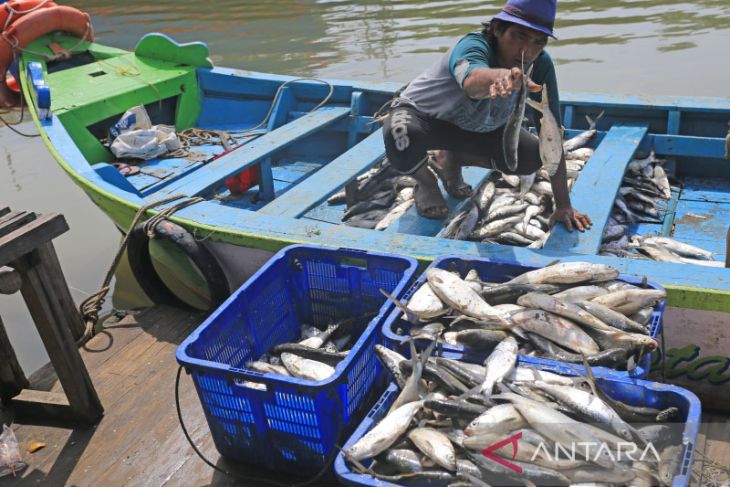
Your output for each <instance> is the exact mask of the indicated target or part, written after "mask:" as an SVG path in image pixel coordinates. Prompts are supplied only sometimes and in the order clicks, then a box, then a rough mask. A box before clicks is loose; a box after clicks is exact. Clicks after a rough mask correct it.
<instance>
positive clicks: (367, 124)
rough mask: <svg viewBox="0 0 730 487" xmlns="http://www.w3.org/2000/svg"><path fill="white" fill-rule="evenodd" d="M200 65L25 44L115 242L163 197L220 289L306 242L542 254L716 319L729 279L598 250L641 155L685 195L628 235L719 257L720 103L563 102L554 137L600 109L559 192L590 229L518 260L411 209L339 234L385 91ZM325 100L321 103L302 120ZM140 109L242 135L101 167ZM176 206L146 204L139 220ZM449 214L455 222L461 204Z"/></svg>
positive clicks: (402, 250) (154, 43) (66, 42)
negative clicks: (248, 185)
mask: <svg viewBox="0 0 730 487" xmlns="http://www.w3.org/2000/svg"><path fill="white" fill-rule="evenodd" d="M51 42H56V43H58V44H60V45H62V46H65V47H66V48H71V47H74V48H75V54H74V56H73V57H72V58H71V59H70V60H66V61H58V62H54V63H50V62H46V60H45V59H44V57H42V56H41V55H42V54H48V55H50V54H51V52H50V50H49V47H48V45H49V43H51ZM207 57H208V52H207V47H206V46H205V45H204V44H201V43H195V44H188V45H178V44H176V43H174V42H173V41H172V40H170V39H168V38H166V37H165V36H162V35H159V34H152V35H148V36H146V37H145V38H143V39H142V40H141V41H140V42H139V44H138V45H137V47H136V49H135V51H134V52H127V51H122V50H117V49H114V48H110V47H107V46H103V45H100V44H97V43H86V42H85V43H82V44H80V45H79V41H78V39H76V38H73V37H70V36H64V35H61V34H55V35H53V36H45V37H43V38H41V39H38V40H37V41H35V42H34V43H32V44H31V45H30V46H29V49H28V51H27V52H26V53H25V54H24V55H23V56H22V62H21V72H22V73H24V74H25V75H24V76H21V78H22V83H23V88H24V93H25V96H26V100H27V103H28V105H29V106H30V107H31V111H32V114H33V118H34V120H35V121H36V123H37V125H38V128H39V130H40V131H41V134H42V136H43V139H44V140H45V142H46V143H47V145H48V147H49V149H50V151H51V152H52V153H53V155H54V156H55V158H56V159H57V160H58V162H59V163H60V164H61V166H62V167H63V168H64V170H65V171H66V172H67V173H68V174H69V175H70V176H71V177H72V178H73V179H74V181H75V182H76V183H77V184H79V185H80V186H81V187H82V188H83V190H84V191H86V193H87V194H88V195H89V196H90V197H91V199H92V200H93V201H94V202H95V203H96V204H97V205H98V206H99V207H100V208H101V209H102V210H103V211H104V212H105V213H107V214H108V215H109V216H110V217H111V218H112V219H113V221H114V222H115V223H116V225H117V226H118V227H119V228H120V229H122V230H123V231H127V229H128V228H129V226H130V223H131V222H132V219H133V217H134V214H135V212H137V211H138V210H139V209H140V208H141V207H143V206H144V205H147V204H150V203H153V202H156V201H159V200H161V199H164V198H167V197H170V196H174V195H184V197H185V198H188V197H195V196H197V197H201V198H202V199H203V201H200V202H198V203H195V204H192V205H190V206H187V207H184V208H180V209H178V210H177V211H175V212H174V214H172V216H170V218H169V219H170V220H171V221H172V222H175V223H176V224H178V225H180V226H181V227H183V228H184V229H187V231H188V232H189V233H190V234H191V235H192V236H194V238H195V239H196V240H197V241H198V242H197V243H198V244H199V245H200V246H201V247H204V248H205V250H206V251H208V252H210V253H211V254H212V255H213V256H214V257H215V260H216V263H218V264H219V265H220V268H221V269H222V270H223V272H224V273H225V275H226V282H225V284H226V285H227V288H228V289H232V288H234V287H235V286H237V285H239V284H240V283H241V282H242V281H243V280H244V279H245V278H246V277H247V276H249V275H250V274H251V273H252V272H253V271H254V270H255V269H256V268H257V267H258V266H259V265H260V264H261V263H262V262H264V261H265V260H266V259H267V258H268V257H269V256H271V255H272V253H273V252H275V251H277V250H278V249H280V248H282V247H284V246H286V245H289V244H293V243H314V244H321V245H329V246H337V247H347V248H355V249H363V250H377V251H383V252H393V253H398V254H406V255H410V256H414V257H417V258H419V259H421V260H422V261H429V260H432V259H433V258H434V257H437V256H442V255H445V254H456V255H478V256H486V257H491V258H495V259H502V260H509V261H519V262H521V263H525V264H534V265H539V264H546V263H548V262H551V261H554V260H555V259H556V258H560V259H564V260H578V259H580V260H589V261H593V262H604V263H607V264H611V265H613V266H615V267H617V268H619V269H620V270H621V272H623V273H627V274H634V275H640V276H642V275H647V276H649V277H650V278H651V279H652V280H655V281H658V282H659V283H661V284H663V285H665V286H666V287H667V288H668V289H669V290H670V304H671V305H675V306H680V307H685V308H695V309H703V310H712V311H722V312H728V311H730V294H729V293H730V273H728V271H726V270H724V269H718V268H699V267H696V266H693V265H688V264H670V263H662V262H653V261H644V260H641V261H640V260H632V259H620V258H611V257H603V256H598V255H597V253H598V249H599V246H600V241H601V235H602V232H603V227H604V225H605V223H606V221H607V219H608V217H609V214H610V211H611V207H612V205H613V201H614V199H615V197H616V194H617V191H618V188H619V186H620V184H621V180H622V177H623V175H624V172H625V170H626V166H627V164H628V163H629V161H630V160H631V159H632V157H633V156H634V154H635V153H637V151H640V152H648V151H649V150H650V149H653V150H654V151H656V153H657V154H658V155H659V156H661V157H667V158H671V159H672V161H673V162H672V165H671V172H672V173H673V176H674V177H676V178H678V179H679V180H680V181H682V182H683V184H684V188H683V190H682V191H681V192H675V194H674V195H673V199H672V201H671V205H670V208H671V211H669V212H668V213H667V216H666V218H665V220H664V221H663V222H662V223H659V224H655V225H654V226H648V225H639V226H637V227H636V228H634V231H635V232H638V233H646V232H655V233H660V234H663V235H674V236H677V237H679V238H681V239H682V240H683V241H685V242H687V243H695V244H698V245H700V246H702V247H705V248H708V249H709V250H714V251H716V252H717V253H718V254H720V255H724V254H725V234H726V230H727V228H728V225H730V212H728V211H724V210H726V209H727V208H729V207H730V196H729V195H730V165H728V162H727V159H726V157H727V154H726V150H727V148H726V144H727V141H726V136H727V134H728V120H730V100H728V99H707V98H693V97H634V96H621V95H596V94H584V93H564V94H563V96H562V110H563V120H564V124H565V126H566V129H567V130H566V137H567V136H572V135H574V134H577V133H578V132H579V131H581V130H584V129H585V128H586V122H585V120H584V117H583V115H585V114H592V115H594V114H596V113H598V112H600V111H602V110H603V111H605V116H604V117H603V118H602V119H601V121H600V122H599V126H598V128H599V132H598V136H597V137H595V138H594V141H593V142H592V146H593V147H594V148H595V149H596V152H595V154H594V155H593V157H592V159H591V161H590V163H589V164H588V165H587V166H586V169H585V170H584V171H583V173H582V175H581V177H580V179H579V180H578V181H577V183H576V185H575V186H574V187H573V189H572V193H571V198H572V201H573V204H574V206H575V207H576V208H579V209H580V210H582V211H584V212H586V213H587V214H589V215H590V217H591V218H592V219H593V221H594V222H595V225H594V226H593V228H591V229H590V230H588V231H587V232H585V233H572V234H571V233H568V232H567V231H565V230H564V229H562V228H561V229H557V230H556V231H554V232H553V234H552V236H551V237H550V239H549V240H548V242H547V244H546V246H545V248H544V249H542V250H530V249H525V248H518V247H510V246H501V245H490V244H482V243H474V242H464V241H453V240H445V239H442V238H439V237H437V234H438V233H439V231H440V230H441V225H442V223H441V222H437V221H433V220H427V219H423V218H420V217H418V216H417V214H416V213H415V209H412V210H411V211H410V212H409V213H408V214H406V215H405V216H404V217H402V218H401V219H400V220H399V221H398V222H397V223H396V224H394V225H392V226H391V227H390V228H388V229H387V230H386V231H384V232H377V231H372V230H363V229H359V228H351V227H347V226H344V225H342V224H341V222H340V220H341V217H342V214H343V212H344V205H335V206H332V205H328V204H327V203H326V200H327V198H328V197H329V196H331V195H333V194H335V193H337V192H338V191H340V190H341V189H342V188H343V187H345V186H346V185H347V184H348V183H350V182H352V181H353V180H355V178H356V177H357V176H358V175H360V174H362V173H363V172H364V171H366V170H368V169H369V168H371V167H373V166H374V165H375V164H377V163H378V162H379V161H380V160H381V159H382V157H383V155H384V147H383V141H382V134H381V130H380V129H379V125H378V124H376V123H373V115H374V114H375V113H376V111H377V110H378V109H379V108H380V107H381V106H382V105H383V104H384V103H385V102H386V101H387V100H388V99H389V98H390V97H391V96H392V94H393V92H394V91H395V90H396V89H397V88H398V87H399V85H397V84H372V83H361V82H353V81H335V80H332V81H329V82H321V81H315V80H294V79H292V78H290V77H287V76H278V75H272V74H263V73H255V72H251V71H245V70H238V69H227V68H219V67H212V65H211V64H210V62H209V61H208V58H207ZM325 99H326V100H327V101H326V103H325V104H324V106H322V107H320V108H318V109H316V110H314V111H312V109H313V108H315V107H316V106H317V105H319V104H320V102H322V101H323V100H325ZM138 105H144V106H146V108H147V110H148V112H149V113H150V116H151V118H152V120H153V122H155V123H167V124H172V125H175V126H176V128H177V130H178V131H181V130H183V129H187V128H190V127H197V128H203V129H209V130H224V131H230V132H233V133H237V134H239V135H241V137H240V138H239V139H238V140H239V142H238V143H239V144H240V145H237V146H235V148H233V149H232V150H230V151H226V149H225V148H224V147H222V146H221V145H219V144H213V143H210V144H205V145H202V146H197V147H195V148H194V152H195V157H187V158H186V157H180V158H163V159H155V160H151V161H147V162H145V163H144V164H142V165H141V166H140V168H141V172H140V173H139V174H136V175H134V176H130V177H124V176H122V175H121V174H120V173H119V172H118V171H117V169H116V168H115V167H113V166H112V165H111V163H112V162H114V158H113V156H112V154H111V153H110V152H109V150H108V148H107V147H105V146H104V145H103V144H102V142H101V139H103V138H104V137H105V135H106V133H107V131H108V130H109V128H110V127H111V126H112V125H113V124H115V123H116V122H117V121H118V120H119V118H120V117H121V116H122V114H123V113H124V112H125V110H127V109H129V108H131V107H133V106H138ZM269 112H270V113H269ZM267 113H268V114H269V116H268V117H267ZM262 120H265V121H266V123H265V124H264V125H261V122H262ZM254 166H256V167H258V168H259V170H260V177H261V179H260V185H259V186H258V187H255V188H252V189H250V190H249V191H248V192H247V193H245V194H243V195H242V196H241V197H237V198H229V197H228V196H229V190H228V188H227V187H226V185H225V180H226V179H227V178H230V177H232V176H236V175H237V174H239V173H241V172H242V171H244V170H246V169H249V168H252V167H254ZM488 175H489V171H488V170H485V169H482V168H468V169H466V170H465V176H466V179H467V180H468V181H469V182H470V183H472V184H477V183H479V182H480V181H481V180H482V179H484V178H485V177H487V176H488ZM185 198H182V200H184V199H185ZM180 201H181V200H180V199H179V200H175V201H172V202H168V203H165V204H162V205H158V206H155V207H154V208H152V209H150V210H149V211H147V214H148V215H152V214H155V213H157V212H159V211H162V210H163V209H165V208H166V207H170V206H173V205H176V204H178V203H180ZM449 204H450V207H451V209H452V211H455V210H456V209H457V207H458V205H459V202H457V201H453V200H449ZM698 215H699V217H698ZM157 253H158V254H166V252H164V251H162V250H159V251H158V252H157ZM170 255H172V254H170ZM163 260H164V259H163ZM179 265H180V261H179V260H178V259H177V258H174V260H173V262H172V264H170V267H171V268H172V270H174V271H177V270H178V269H176V266H179ZM181 280H182V281H185V279H181Z"/></svg>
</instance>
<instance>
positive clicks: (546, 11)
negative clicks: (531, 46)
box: [494, 0, 558, 39]
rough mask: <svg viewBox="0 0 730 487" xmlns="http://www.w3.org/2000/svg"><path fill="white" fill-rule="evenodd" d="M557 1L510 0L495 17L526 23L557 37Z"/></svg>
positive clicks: (521, 23)
mask: <svg viewBox="0 0 730 487" xmlns="http://www.w3.org/2000/svg"><path fill="white" fill-rule="evenodd" d="M557 3H558V1H557V0H508V1H507V4H506V5H505V6H504V7H503V8H502V11H501V12H500V13H498V14H497V15H495V16H494V18H495V19H499V20H504V21H507V22H513V23H515V24H519V25H524V26H525V27H529V28H530V29H535V30H537V31H539V32H543V33H545V34H547V35H549V36H550V37H552V38H553V39H557V37H555V34H553V26H554V25H555V12H556V11H557V9H558V5H557Z"/></svg>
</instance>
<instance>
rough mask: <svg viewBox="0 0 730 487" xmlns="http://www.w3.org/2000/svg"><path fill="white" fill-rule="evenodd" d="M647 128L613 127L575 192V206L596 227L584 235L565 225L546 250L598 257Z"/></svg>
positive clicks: (559, 228) (591, 160) (586, 169)
mask: <svg viewBox="0 0 730 487" xmlns="http://www.w3.org/2000/svg"><path fill="white" fill-rule="evenodd" d="M646 131H647V127H646V126H630V125H627V126H613V127H612V128H611V130H609V131H608V134H607V135H606V138H604V139H603V142H601V145H599V146H598V148H597V149H596V152H595V153H594V154H593V157H591V159H590V161H589V162H588V164H586V167H585V169H583V171H582V173H581V175H580V178H578V181H576V183H575V186H574V187H573V190H572V191H571V196H570V199H571V203H572V204H573V207H574V208H576V209H578V210H579V211H582V212H583V213H585V214H587V215H588V216H589V217H590V218H591V220H593V227H592V228H590V229H588V230H586V231H585V232H583V233H581V232H578V231H573V232H568V230H567V229H566V228H565V227H563V226H562V225H559V226H556V227H555V228H554V229H553V231H552V232H551V234H550V237H549V238H548V240H547V242H546V243H545V248H546V249H550V250H560V251H563V252H574V253H579V254H595V253H597V252H598V249H599V247H600V246H601V236H602V235H603V230H604V228H605V226H606V222H607V221H608V217H609V215H610V214H611V209H612V208H613V203H614V201H615V200H616V195H617V193H618V190H619V188H620V187H621V180H622V179H623V176H624V173H625V172H626V166H627V165H628V164H629V162H631V159H632V158H633V156H634V153H635V152H636V149H637V147H638V146H639V144H640V143H641V141H642V139H643V138H644V136H645V135H646Z"/></svg>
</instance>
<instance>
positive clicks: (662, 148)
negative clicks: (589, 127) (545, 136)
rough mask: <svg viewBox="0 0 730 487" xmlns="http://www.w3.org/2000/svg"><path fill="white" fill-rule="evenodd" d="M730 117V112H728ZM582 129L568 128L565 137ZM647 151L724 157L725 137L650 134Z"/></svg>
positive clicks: (595, 140)
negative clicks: (650, 149) (649, 149)
mask: <svg viewBox="0 0 730 487" xmlns="http://www.w3.org/2000/svg"><path fill="white" fill-rule="evenodd" d="M728 116H729V117H730V114H728ZM581 132H582V130H574V129H566V130H565V138H566V139H569V138H571V137H575V136H576V135H578V134H579V133H581ZM606 134H607V132H606V131H603V130H599V131H598V132H597V133H596V135H595V137H594V138H593V139H592V140H591V143H590V144H589V147H595V145H596V144H597V143H599V142H600V141H601V140H602V139H603V138H604V137H605V136H606ZM644 145H646V147H647V149H646V150H647V151H648V148H653V149H654V150H655V151H656V153H657V155H659V156H688V157H711V158H716V159H724V154H725V139H724V138H721V137H693V136H689V135H665V134H649V135H647V137H646V138H645V140H644V144H642V146H644Z"/></svg>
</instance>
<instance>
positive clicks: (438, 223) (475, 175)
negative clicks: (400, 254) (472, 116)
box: [385, 167, 492, 237]
mask: <svg viewBox="0 0 730 487" xmlns="http://www.w3.org/2000/svg"><path fill="white" fill-rule="evenodd" d="M491 172H492V170H491V169H485V168H483V167H465V168H463V169H462V174H463V176H464V181H465V182H467V183H468V184H471V185H472V187H473V188H475V189H476V187H477V186H479V184H480V183H481V182H482V181H483V180H484V179H486V178H487V177H489V174H490V173H491ZM439 184H441V183H440V182H439ZM441 193H442V194H443V195H444V197H445V198H446V204H447V205H448V206H449V216H448V217H447V218H446V220H433V219H430V218H423V217H421V216H419V215H418V210H416V206H415V205H414V206H413V207H411V209H410V210H408V211H407V212H406V214H405V215H403V216H402V217H400V218H399V219H398V221H396V222H395V223H394V224H392V225H391V226H389V227H388V228H386V229H385V232H386V233H406V234H409V235H424V236H429V237H432V236H435V235H437V234H438V233H439V232H440V231H441V230H442V229H443V226H444V222H446V221H448V220H449V219H450V218H451V217H452V216H454V214H455V213H456V212H457V211H459V209H461V207H462V205H463V204H464V200H457V199H456V198H452V197H451V196H449V195H448V194H446V191H445V190H443V189H442V190H441Z"/></svg>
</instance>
